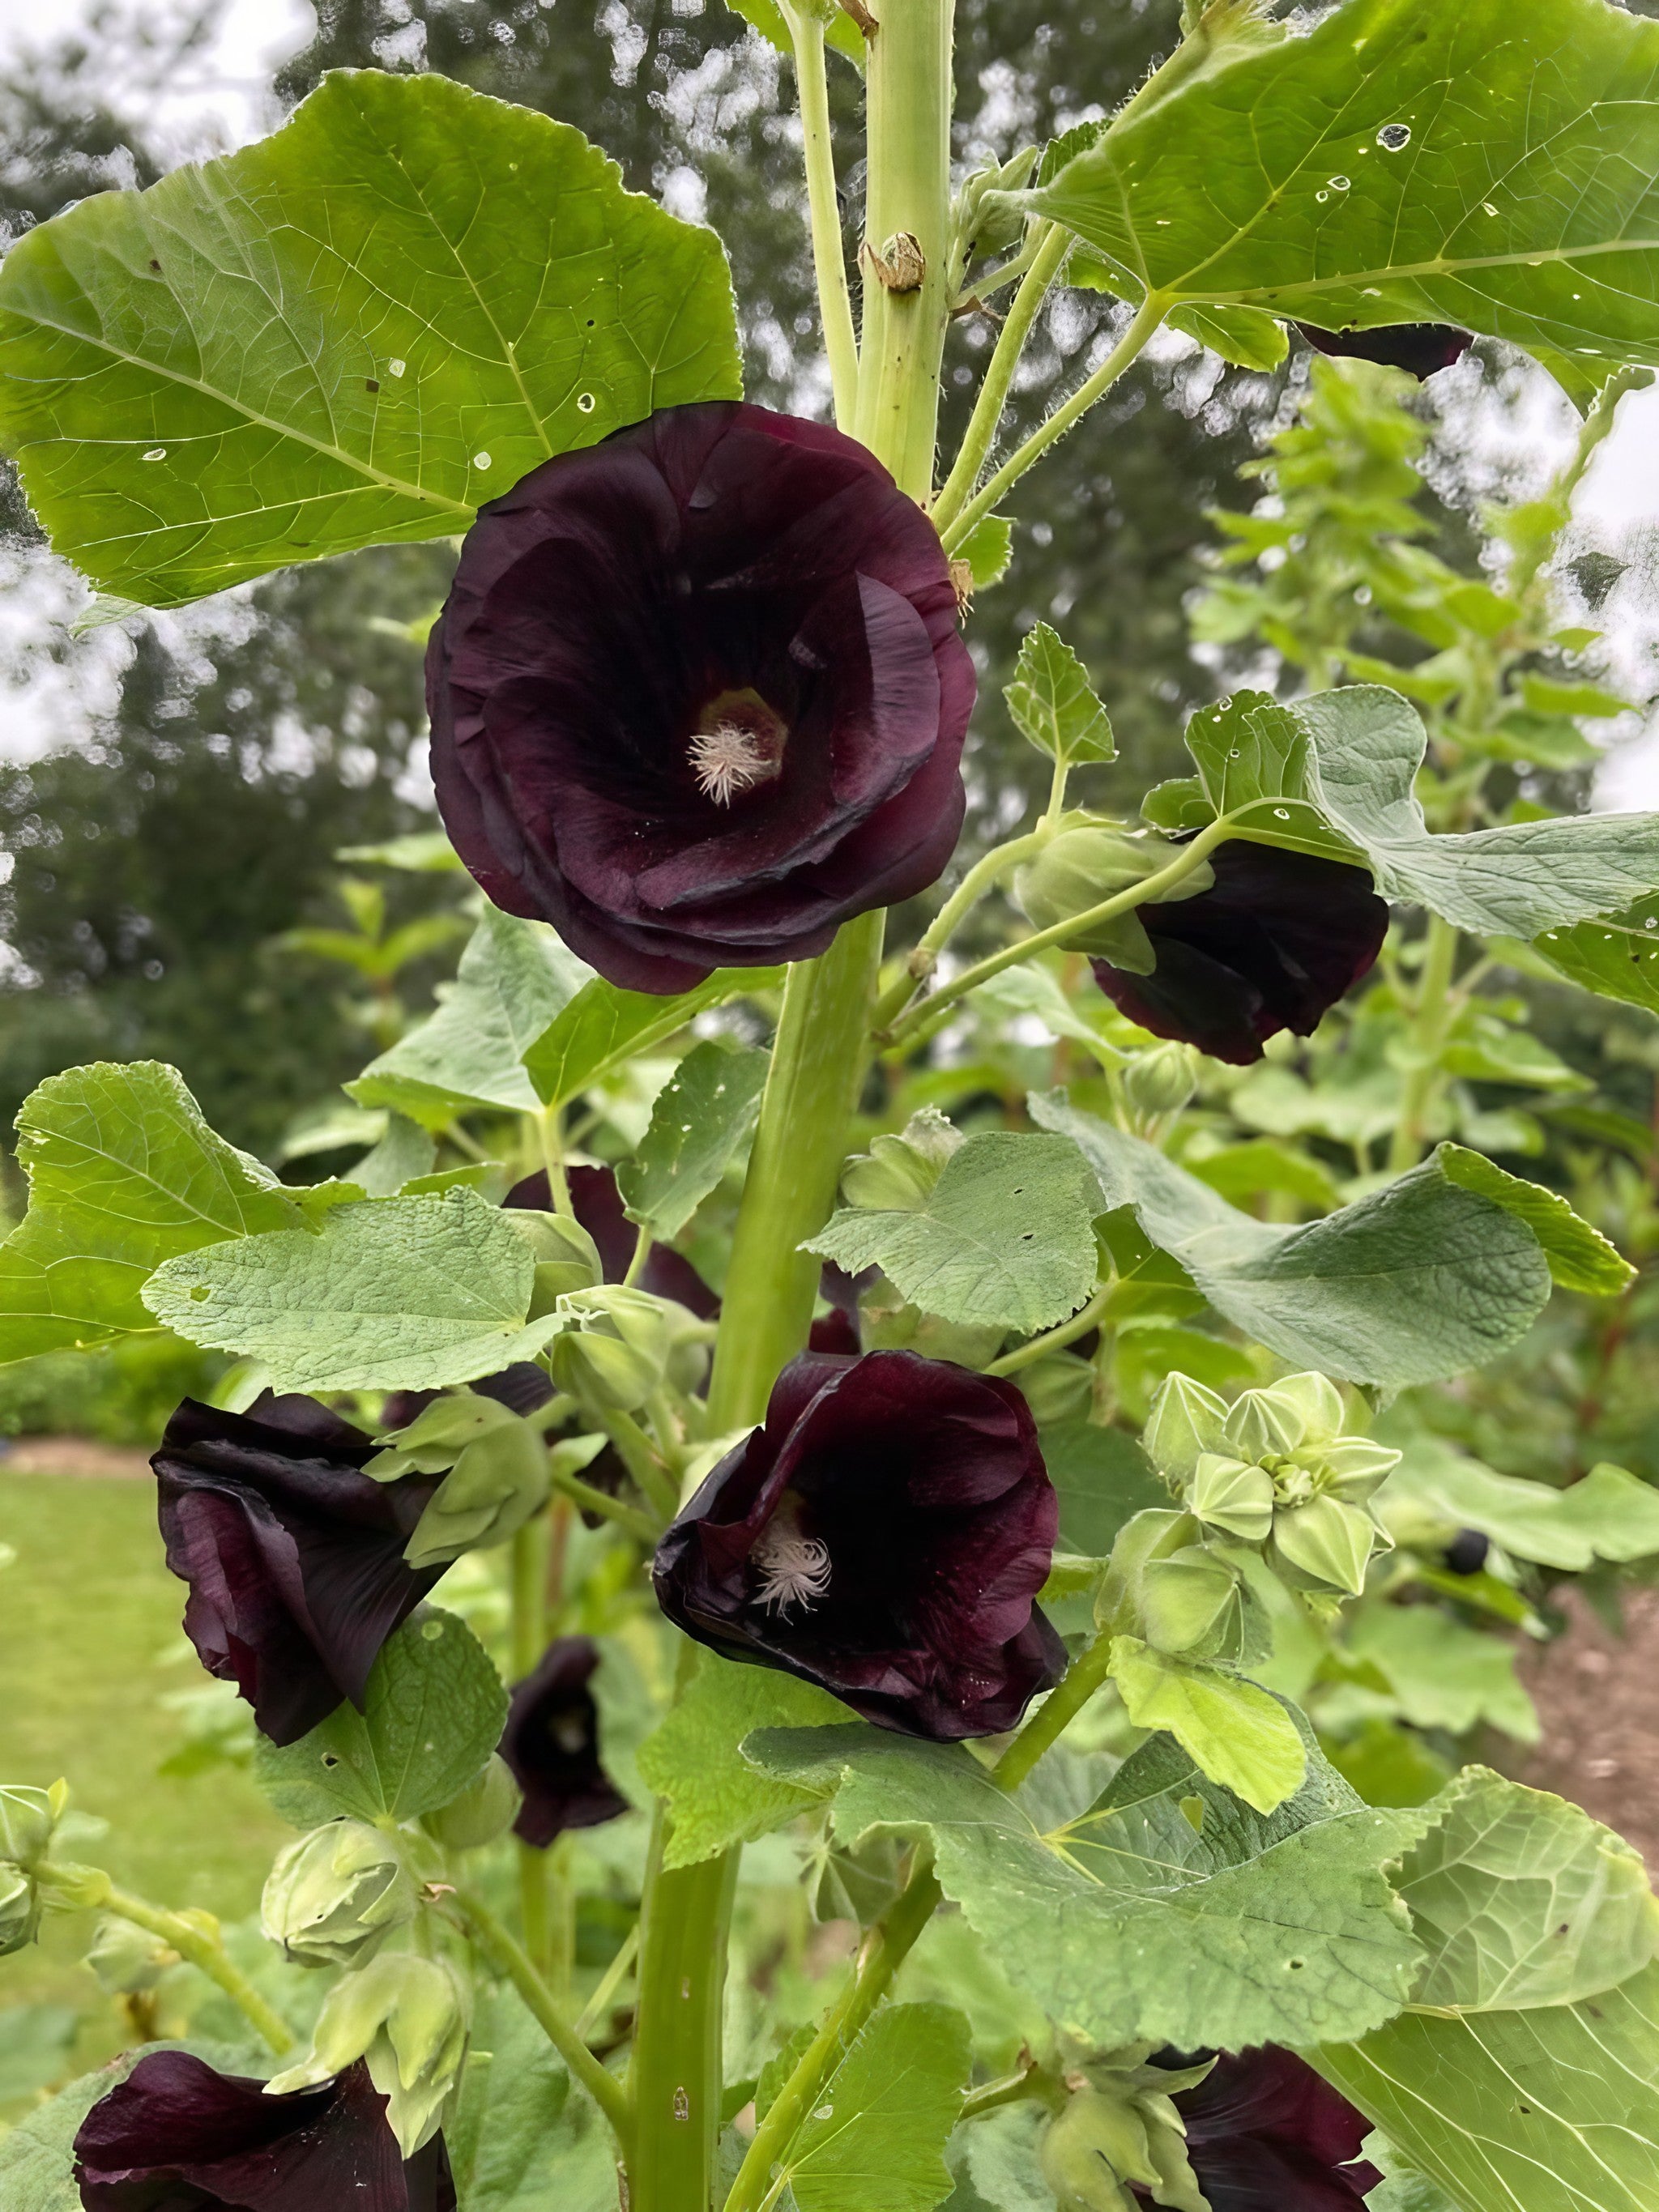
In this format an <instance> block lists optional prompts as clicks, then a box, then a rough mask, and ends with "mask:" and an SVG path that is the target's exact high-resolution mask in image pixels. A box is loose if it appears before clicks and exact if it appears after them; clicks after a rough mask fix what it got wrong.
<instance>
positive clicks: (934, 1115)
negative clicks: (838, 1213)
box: [841, 1106, 966, 1213]
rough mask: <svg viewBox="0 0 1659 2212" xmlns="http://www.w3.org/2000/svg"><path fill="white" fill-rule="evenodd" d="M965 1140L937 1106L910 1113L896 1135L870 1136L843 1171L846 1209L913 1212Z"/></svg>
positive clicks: (919, 1205) (930, 1192)
mask: <svg viewBox="0 0 1659 2212" xmlns="http://www.w3.org/2000/svg"><path fill="white" fill-rule="evenodd" d="M965 1141H966V1139H964V1138H963V1133H962V1132H961V1130H960V1129H958V1128H957V1127H954V1126H953V1124H952V1123H951V1122H950V1121H947V1120H946V1119H945V1115H943V1114H941V1113H940V1112H939V1109H937V1108H936V1107H933V1106H924V1107H923V1108H922V1109H921V1112H920V1113H919V1114H913V1115H911V1116H910V1118H909V1120H908V1121H907V1122H906V1123H905V1125H904V1128H903V1132H902V1134H900V1135H898V1136H892V1135H883V1136H878V1137H873V1138H872V1139H871V1142H870V1149H869V1151H868V1152H857V1153H854V1156H853V1158H851V1159H850V1160H848V1163H847V1165H846V1166H845V1167H844V1168H843V1169H842V1177H841V1189H842V1197H843V1198H844V1199H845V1200H846V1201H847V1203H848V1206H863V1207H866V1208H871V1209H875V1210H879V1211H888V1212H902V1213H916V1212H920V1211H921V1208H922V1207H923V1206H926V1205H927V1200H929V1198H931V1197H932V1195H933V1186H934V1184H935V1183H936V1182H938V1181H939V1177H940V1176H941V1175H942V1174H943V1173H944V1171H945V1162H946V1161H947V1160H948V1159H949V1158H950V1157H951V1153H952V1152H956V1151H957V1150H958V1149H959V1147H960V1146H962V1145H963V1143H964V1142H965Z"/></svg>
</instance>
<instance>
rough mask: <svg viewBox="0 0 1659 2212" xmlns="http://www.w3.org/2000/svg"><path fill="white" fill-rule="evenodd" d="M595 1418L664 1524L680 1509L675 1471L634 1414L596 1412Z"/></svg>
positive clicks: (596, 1410)
mask: <svg viewBox="0 0 1659 2212" xmlns="http://www.w3.org/2000/svg"><path fill="white" fill-rule="evenodd" d="M594 1418H595V1419H597V1420H598V1422H599V1426H600V1427H601V1428H602V1429H603V1430H604V1431H605V1434H606V1436H608V1437H610V1439H611V1443H613V1444H615V1446H616V1447H617V1452H618V1454H619V1455H620V1456H621V1459H622V1463H623V1466H624V1467H625V1468H627V1469H628V1472H629V1474H631V1475H632V1476H633V1478H634V1480H635V1482H637V1483H638V1485H639V1486H640V1488H641V1490H642V1491H643V1492H645V1494H646V1497H647V1498H648V1499H649V1500H650V1502H651V1504H653V1506H655V1508H656V1510H657V1511H658V1512H659V1513H660V1514H661V1515H662V1516H663V1518H664V1520H665V1521H671V1520H672V1519H673V1517H674V1516H675V1514H676V1513H678V1510H679V1505H680V1490H679V1484H678V1481H677V1480H675V1477H674V1474H673V1472H672V1470H671V1468H669V1466H668V1464H667V1462H665V1460H664V1458H663V1456H662V1455H661V1453H660V1452H659V1450H658V1449H657V1448H656V1446H655V1445H654V1444H653V1443H652V1441H651V1439H650V1437H648V1436H647V1434H646V1433H645V1431H644V1430H643V1429H642V1428H641V1426H640V1425H639V1423H638V1422H637V1421H636V1420H635V1419H634V1417H633V1415H632V1414H631V1413H615V1412H611V1411H605V1412H600V1411H599V1410H598V1409H597V1408H596V1409H595V1414H594Z"/></svg>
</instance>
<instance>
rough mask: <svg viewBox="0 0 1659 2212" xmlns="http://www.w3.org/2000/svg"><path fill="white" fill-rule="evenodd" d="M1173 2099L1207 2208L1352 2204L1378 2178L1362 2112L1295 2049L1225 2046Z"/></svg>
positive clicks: (1345, 2211) (1260, 2211) (1336, 2211)
mask: <svg viewBox="0 0 1659 2212" xmlns="http://www.w3.org/2000/svg"><path fill="white" fill-rule="evenodd" d="M1153 2063H1154V2064H1158V2065H1163V2064H1165V2063H1178V2060H1176V2055H1175V2054H1172V2055H1171V2060H1170V2061H1166V2060H1164V2059H1163V2058H1158V2059H1155V2060H1154V2062H1153ZM1172 2101H1173V2102H1174V2105H1175V2108H1176V2112H1178V2113H1179V2114H1180V2115H1181V2120H1182V2126H1183V2127H1184V2128H1185V2130H1186V2132H1187V2155H1188V2158H1189V2159H1190V2160H1191V2161H1192V2167H1193V2172H1194V2175H1195V2176H1196V2177H1197V2180H1198V2185H1199V2187H1200V2190H1201V2191H1203V2193H1204V2196H1205V2197H1206V2200H1207V2201H1208V2203H1209V2207H1210V2212H1352V2208H1353V2207H1354V2206H1355V2205H1358V2204H1363V2203H1364V2202H1365V2200H1366V2198H1367V2197H1368V2195H1369V2193H1370V2191H1371V2190H1372V2189H1373V2188H1375V2186H1376V2184H1377V2183H1378V2182H1379V2181H1380V2180H1381V2179H1382V2178H1383V2177H1382V2176H1381V2174H1380V2173H1379V2172H1377V2170H1376V2167H1375V2166H1372V2165H1371V2164H1370V2162H1369V2160H1364V2159H1362V2158H1361V2157H1360V2148H1361V2146H1362V2144H1363V2143H1364V2139H1365V2137H1366V2136H1367V2135H1368V2134H1369V2133H1370V2122H1369V2121H1368V2120H1367V2119H1366V2118H1365V2116H1364V2113H1363V2112H1358V2111H1356V2109H1355V2108H1354V2106H1352V2105H1351V2104H1349V2102H1348V2101H1347V2100H1346V2097H1344V2096H1342V2095H1341V2093H1340V2092H1339V2091H1338V2090H1336V2089H1334V2088H1333V2087H1331V2085H1330V2083H1329V2082H1328V2081H1322V2079H1321V2078H1320V2076H1319V2075H1317V2074H1316V2073H1315V2071H1314V2069H1313V2068H1312V2067H1311V2066H1310V2065H1309V2064H1308V2063H1307V2062H1306V2061H1305V2060H1304V2059H1302V2058H1298V2057H1297V2056H1296V2054H1295V2052H1294V2051H1281V2050H1278V2049H1276V2048H1273V2047H1271V2046H1270V2047H1268V2048H1267V2049H1262V2050H1255V2051H1239V2052H1237V2053H1236V2054H1227V2053H1224V2054H1223V2055H1222V2056H1221V2057H1218V2058H1217V2060H1216V2061H1215V2063H1214V2064H1213V2065H1212V2067H1211V2069H1210V2071H1209V2072H1208V2074H1207V2075H1206V2076H1205V2078H1204V2079H1203V2081H1200V2082H1197V2083H1196V2084H1194V2087H1191V2088H1188V2089H1177V2090H1176V2091H1175V2092H1174V2094H1173V2100H1172ZM1137 2194H1139V2192H1137Z"/></svg>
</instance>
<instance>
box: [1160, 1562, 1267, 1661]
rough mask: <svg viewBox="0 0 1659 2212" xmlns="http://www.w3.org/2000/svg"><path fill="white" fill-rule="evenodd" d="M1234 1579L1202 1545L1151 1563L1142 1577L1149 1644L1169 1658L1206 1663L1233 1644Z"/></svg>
mask: <svg viewBox="0 0 1659 2212" xmlns="http://www.w3.org/2000/svg"><path fill="white" fill-rule="evenodd" d="M1241 1602H1242V1601H1241V1600H1240V1597H1239V1594H1238V1577H1237V1574H1236V1573H1235V1571H1233V1569H1232V1568H1231V1567H1230V1566H1229V1565H1227V1564H1226V1562H1225V1560H1223V1559H1218V1558H1217V1557H1216V1556H1215V1554H1214V1553H1213V1552H1210V1551H1206V1549H1205V1547H1204V1546H1203V1545H1202V1544H1189V1545H1187V1546H1186V1547H1184V1548H1183V1549H1182V1550H1181V1551H1179V1552H1175V1553H1171V1554H1170V1556H1169V1557H1168V1558H1167V1559H1149V1560H1148V1561H1147V1563H1146V1571H1145V1573H1144V1574H1143V1575H1142V1577H1141V1584H1140V1605H1141V1619H1142V1620H1143V1621H1144V1622H1145V1624H1146V1626H1145V1630H1144V1633H1145V1635H1146V1641H1147V1643H1148V1644H1151V1645H1152V1648H1153V1650H1156V1651H1162V1652H1164V1653H1167V1654H1168V1656H1170V1658H1172V1659H1173V1658H1184V1659H1210V1658H1213V1657H1214V1656H1216V1655H1217V1654H1218V1653H1219V1652H1221V1651H1223V1650H1225V1649H1226V1648H1227V1647H1228V1646H1229V1644H1234V1643H1236V1642H1237V1637H1238V1632H1239V1616H1240V1607H1241Z"/></svg>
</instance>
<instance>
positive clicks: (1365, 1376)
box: [1030, 1091, 1550, 1386]
mask: <svg viewBox="0 0 1659 2212" xmlns="http://www.w3.org/2000/svg"><path fill="white" fill-rule="evenodd" d="M1030 1113H1031V1117H1032V1119H1033V1120H1034V1121H1036V1122H1037V1123H1038V1124H1039V1126H1040V1127H1044V1128H1048V1129H1054V1130H1057V1131H1059V1132H1060V1133H1062V1134H1064V1135H1066V1136H1068V1137H1070V1138H1072V1139H1073V1141H1074V1142H1075V1143H1076V1144H1077V1145H1078V1146H1079V1149H1080V1150H1081V1151H1082V1152H1083V1154H1084V1157H1085V1158H1086V1159H1087V1161H1088V1163H1089V1164H1090V1166H1091V1169H1092V1170H1094V1173H1095V1175H1096V1177H1097V1181H1098V1184H1099V1197H1098V1199H1097V1200H1096V1201H1094V1203H1096V1204H1097V1205H1098V1206H1101V1207H1102V1208H1103V1209H1112V1208H1118V1207H1122V1208H1126V1209H1128V1210H1130V1211H1131V1212H1132V1213H1133V1218H1134V1219H1135V1221H1136V1222H1137V1223H1138V1225H1139V1229H1140V1231H1142V1232H1144V1234H1145V1236H1146V1238H1147V1239H1149V1240H1150V1242H1151V1243H1152V1244H1153V1245H1154V1246H1156V1247H1157V1248H1158V1250H1159V1251H1161V1252H1163V1253H1164V1254H1166V1255H1168V1256H1169V1258H1170V1259H1171V1260H1172V1261H1176V1262H1178V1263H1179V1265H1180V1266H1181V1267H1182V1268H1183V1269H1184V1270H1185V1272H1186V1273H1187V1274H1188V1276H1189V1277H1190V1279H1191V1280H1192V1282H1193V1283H1194V1285H1196V1287H1197V1289H1198V1290H1199V1291H1201V1292H1202V1293H1203V1295H1204V1297H1206V1298H1207V1299H1208V1301H1209V1303H1210V1304H1211V1305H1212V1306H1213V1307H1214V1308H1215V1310H1216V1311H1217V1312H1218V1313H1219V1314H1222V1315H1224V1316H1225V1318H1226V1319H1227V1320H1229V1321H1231V1322H1234V1323H1235V1324H1236V1325H1237V1327H1238V1328H1241V1329H1243V1331H1244V1333H1245V1334H1246V1335H1248V1336H1250V1337H1253V1338H1255V1340H1256V1341H1257V1342H1258V1343H1261V1344H1265V1345H1267V1346H1268V1347H1269V1349H1270V1350H1272V1351H1273V1352H1278V1353H1279V1356H1280V1358H1283V1359H1285V1361H1286V1362H1288V1363H1289V1364H1290V1365H1291V1366H1292V1367H1295V1368H1316V1369H1318V1370H1320V1371H1321V1372H1322V1373H1323V1374H1328V1375H1332V1376H1339V1377H1340V1378H1342V1379H1344V1380H1346V1381H1351V1382H1359V1383H1383V1384H1387V1385H1393V1386H1399V1385H1403V1384H1406V1383H1424V1382H1431V1381H1433V1380H1436V1379H1437V1378H1438V1377H1441V1376H1448V1375H1455V1374H1458V1373H1460V1372H1461V1371H1462V1370H1463V1369H1465V1368H1468V1367H1476V1366H1479V1365H1480V1364H1481V1363H1482V1362H1483V1361H1484V1360H1486V1359H1490V1358H1492V1357H1493V1356H1494V1355H1495V1354H1496V1353H1497V1352H1501V1351H1503V1350H1504V1349H1505V1348H1506V1347H1507V1346H1510V1345H1511V1344H1514V1343H1516V1341H1517V1340H1519V1339H1520V1338H1521V1337H1522V1335H1523V1334H1525V1332H1526V1331H1527V1329H1528V1328H1529V1327H1530V1326H1531V1324H1532V1322H1534V1320H1535V1319H1536V1317H1537V1316H1538V1315H1539V1313H1540V1312H1541V1310H1543V1307H1544V1304H1545V1303H1546V1301H1547V1298H1548V1297H1549V1289H1550V1276H1549V1268H1548V1267H1547V1264H1546V1261H1545V1258H1544V1255H1543V1252H1542V1251H1541V1249H1540V1246H1539V1243H1538V1240H1537V1238H1536V1237H1534V1235H1533V1233H1532V1231H1531V1230H1530V1229H1529V1228H1528V1226H1527V1225H1526V1224H1525V1223H1524V1222H1523V1221H1522V1220H1519V1219H1517V1218H1516V1216H1515V1215H1514V1214H1513V1213H1512V1212H1510V1211H1509V1210H1508V1209H1507V1208H1506V1207H1504V1206H1497V1205H1494V1204H1493V1203H1492V1200H1490V1199H1488V1198H1485V1197H1483V1196H1481V1195H1480V1194H1479V1193H1478V1192H1475V1191H1472V1190H1467V1189H1464V1188H1462V1187H1461V1186H1459V1185H1457V1184H1455V1183H1453V1182H1449V1181H1448V1180H1447V1178H1446V1176H1444V1175H1443V1173H1442V1171H1441V1169H1440V1167H1439V1166H1438V1164H1437V1163H1436V1162H1435V1161H1434V1160H1433V1159H1429V1160H1425V1162H1424V1164H1422V1166H1420V1167H1419V1168H1414V1169H1413V1170H1412V1172H1411V1173H1410V1174H1409V1175H1406V1176H1401V1178H1400V1179H1399V1181H1398V1182H1392V1183H1389V1184H1388V1185H1387V1186H1386V1187H1385V1188H1383V1189H1382V1190H1380V1191H1377V1192H1375V1193H1374V1194H1372V1195H1371V1196H1370V1197H1369V1198H1363V1199H1358V1200H1355V1201H1354V1202H1353V1203H1352V1205H1349V1206H1342V1207H1340V1208H1339V1209H1338V1211H1337V1212H1334V1213H1331V1214H1328V1215H1326V1217H1325V1218H1323V1219H1322V1220H1320V1221H1314V1222H1310V1223H1308V1224H1307V1225H1305V1226H1304V1227H1302V1228H1287V1227H1284V1226H1281V1225H1278V1224H1276V1223H1269V1222H1264V1221H1257V1220H1256V1219H1255V1218H1254V1217H1253V1216H1251V1215H1249V1214H1246V1213H1241V1212H1239V1211H1238V1210H1237V1207H1234V1206H1229V1205H1228V1204H1227V1202H1226V1200H1225V1199H1224V1198H1222V1197H1220V1196H1219V1194H1218V1193H1217V1192H1215V1191H1213V1190H1212V1189H1211V1188H1209V1186H1208V1185H1207V1184H1206V1183H1204V1182H1200V1181H1199V1179H1198V1177H1197V1176H1193V1175H1189V1174H1188V1172H1187V1170H1185V1169H1184V1168H1181V1167H1177V1166H1176V1164H1175V1162H1174V1161H1173V1160H1170V1159H1168V1158H1165V1157H1164V1154H1163V1153H1162V1152H1158V1150H1157V1149H1156V1147H1154V1146H1151V1145H1147V1144H1145V1143H1143V1142H1142V1141H1141V1139H1139V1138H1138V1137H1131V1136H1126V1135H1125V1134H1124V1133H1123V1132H1122V1131H1121V1130H1119V1129H1115V1128H1113V1127H1110V1126H1109V1124H1108V1123H1106V1122H1104V1121H1098V1120H1097V1119H1096V1117H1095V1116H1094V1115H1090V1114H1085V1113H1083V1112H1081V1111H1080V1110H1079V1109H1078V1108H1076V1107H1074V1106H1072V1105H1070V1104H1068V1103H1066V1100H1065V1098H1064V1097H1063V1095H1062V1094H1061V1093H1060V1092H1057V1091H1056V1092H1050V1093H1048V1095H1046V1096H1033V1097H1032V1098H1031V1099H1030Z"/></svg>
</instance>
